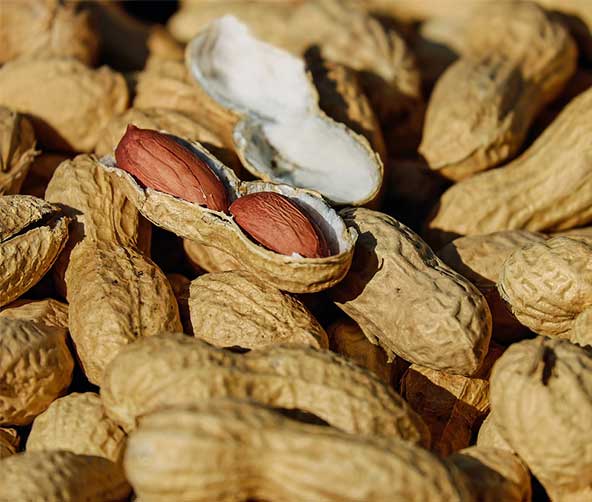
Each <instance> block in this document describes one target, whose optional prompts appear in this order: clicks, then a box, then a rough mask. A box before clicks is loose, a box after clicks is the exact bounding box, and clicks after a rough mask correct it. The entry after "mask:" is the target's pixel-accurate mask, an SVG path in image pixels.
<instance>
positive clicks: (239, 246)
mask: <svg viewBox="0 0 592 502" xmlns="http://www.w3.org/2000/svg"><path fill="white" fill-rule="evenodd" d="M187 145H189V144H187ZM189 146H191V147H192V148H193V149H194V151H195V153H196V154H197V155H199V156H200V157H201V158H202V159H203V160H204V161H206V162H207V163H208V165H209V167H210V168H211V169H212V170H213V171H214V172H215V173H216V174H217V175H218V178H219V179H220V180H221V181H222V182H223V183H224V184H225V186H226V189H227V193H228V197H229V201H231V202H232V201H234V200H235V199H236V198H237V197H240V196H242V195H247V194H250V193H256V192H262V191H273V192H277V193H280V194H282V195H284V196H286V197H289V198H290V199H292V200H293V201H295V202H296V203H297V204H298V205H300V206H301V207H302V208H303V209H305V210H306V212H307V215H308V216H309V218H310V219H311V220H313V221H314V223H315V224H316V225H317V226H318V227H319V230H320V231H321V232H322V233H323V234H324V236H325V238H326V239H327V240H328V244H329V246H330V247H331V250H332V252H333V253H334V254H332V255H331V256H328V257H326V258H314V259H313V258H302V257H300V256H285V255H281V254H278V253H275V252H273V251H270V250H267V249H265V248H263V247H262V246H259V245H258V244H256V243H255V242H253V241H252V240H251V239H249V237H248V236H247V235H245V233H244V232H243V231H242V230H241V229H240V228H239V227H238V225H237V224H236V223H235V222H234V221H233V219H232V218H231V217H230V216H228V215H225V214H224V213H220V212H217V211H212V210H210V209H208V208H205V207H202V206H199V205H197V204H192V203H190V202H187V201H184V200H181V199H178V198H176V197H173V196H171V195H168V194H165V193H163V192H158V191H156V190H152V189H149V188H148V189H145V188H142V187H141V186H140V185H139V184H138V183H137V182H136V181H135V180H134V178H133V177H132V176H131V175H129V174H128V173H126V172H125V171H123V170H122V169H119V168H118V167H117V166H116V164H115V162H114V161H113V159H110V158H107V157H105V158H103V159H102V164H103V167H104V168H105V169H106V171H107V172H110V173H111V175H112V176H113V179H114V180H115V181H116V183H117V186H118V187H119V188H120V189H121V191H122V193H123V194H125V195H126V196H127V197H128V199H130V200H131V201H132V203H133V204H134V205H135V206H136V207H137V208H138V210H139V211H140V213H142V215H144V216H145V217H146V218H147V219H148V220H150V221H151V222H153V223H154V224H155V225H157V226H159V227H162V228H165V229H166V230H169V231H171V232H173V233H175V234H176V235H178V236H180V237H183V238H186V239H191V240H194V241H196V242H198V243H200V244H205V245H207V246H212V247H215V248H217V249H221V250H223V251H224V252H226V253H227V254H229V255H231V256H232V257H233V258H234V259H236V260H237V261H238V262H239V263H240V267H241V269H243V270H246V271H249V272H251V273H253V274H255V275H257V276H258V277H260V278H261V279H263V280H265V281H267V282H270V283H271V284H273V285H274V286H276V287H277V288H279V289H281V290H283V291H289V292H292V293H302V292H307V293H308V292H317V291H321V290H323V289H327V288H329V287H331V286H332V285H334V284H335V283H337V282H339V281H340V280H341V279H342V278H343V277H344V275H345V274H346V273H347V270H348V269H349V266H350V264H351V259H352V256H353V247H354V243H355V240H356V232H355V231H353V230H351V229H348V228H347V227H346V226H345V224H344V222H343V220H342V219H341V218H340V217H339V215H338V214H337V213H336V212H335V211H334V210H333V209H331V207H330V206H329V205H328V204H327V203H326V202H325V201H324V200H323V199H322V198H321V196H319V195H318V194H317V193H314V192H309V191H306V190H302V189H297V188H293V187H290V186H287V185H276V184H272V183H265V182H260V181H254V182H240V181H239V180H238V178H236V176H235V175H234V173H233V172H232V171H231V170H230V169H228V168H227V167H226V166H224V165H223V164H221V163H220V162H219V161H218V160H217V159H215V158H214V157H213V156H212V155H211V154H210V153H209V152H207V151H206V150H205V149H204V148H203V147H202V146H201V145H200V144H199V143H192V144H191V145H189Z"/></svg>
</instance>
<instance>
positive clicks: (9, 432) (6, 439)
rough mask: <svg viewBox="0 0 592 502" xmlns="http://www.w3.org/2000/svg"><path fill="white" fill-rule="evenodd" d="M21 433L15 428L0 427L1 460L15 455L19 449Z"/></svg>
mask: <svg viewBox="0 0 592 502" xmlns="http://www.w3.org/2000/svg"><path fill="white" fill-rule="evenodd" d="M19 441H20V438H19V435H18V433H17V432H16V430H15V429H4V428H1V427H0V460H2V459H3V458H6V457H10V456H11V455H14V454H15V453H16V451H17V450H18V445H19Z"/></svg>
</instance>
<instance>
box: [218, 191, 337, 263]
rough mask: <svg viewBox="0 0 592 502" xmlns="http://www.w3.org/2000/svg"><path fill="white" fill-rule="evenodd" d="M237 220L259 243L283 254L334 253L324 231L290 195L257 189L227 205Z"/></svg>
mask: <svg viewBox="0 0 592 502" xmlns="http://www.w3.org/2000/svg"><path fill="white" fill-rule="evenodd" d="M228 211H229V212H230V214H231V215H232V216H233V217H234V221H236V223H237V224H238V226H239V227H241V228H242V229H243V230H244V231H245V232H246V233H247V234H249V235H250V236H251V237H252V238H253V239H254V240H255V241H257V242H258V243H259V244H261V245H263V246H265V247H266V248H268V249H271V250H273V251H275V252H277V253H280V254H284V255H288V256H291V255H295V254H296V255H300V256H303V257H305V258H324V257H326V256H330V255H331V250H330V249H329V247H328V245H327V241H326V240H325V238H324V236H323V234H322V233H321V232H320V230H319V229H318V227H317V228H315V225H314V223H313V222H312V221H311V220H310V219H309V218H308V217H307V215H306V214H305V213H304V211H303V210H302V209H300V208H299V207H298V206H297V205H296V204H295V203H294V202H292V201H291V200H290V199H289V198H288V197H285V196H283V195H281V194H278V193H275V192H257V193H252V194H248V195H244V196H243V197H240V198H238V199H236V200H235V201H234V202H233V203H232V204H231V205H230V207H229V208H228Z"/></svg>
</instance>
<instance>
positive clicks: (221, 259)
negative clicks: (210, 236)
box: [183, 239, 241, 273]
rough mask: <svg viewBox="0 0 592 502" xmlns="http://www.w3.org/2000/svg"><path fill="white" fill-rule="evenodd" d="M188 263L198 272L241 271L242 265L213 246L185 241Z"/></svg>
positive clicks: (184, 248)
mask: <svg viewBox="0 0 592 502" xmlns="http://www.w3.org/2000/svg"><path fill="white" fill-rule="evenodd" d="M183 250H184V251H185V255H186V257H187V261H188V262H189V264H190V265H191V267H192V268H193V269H194V270H195V271H196V272H198V273H199V272H230V271H231V270H238V269H240V268H241V267H240V263H239V262H238V261H237V260H236V259H234V258H233V257H232V256H231V255H229V254H228V253H226V252H225V251H223V250H222V249H217V248H214V247H212V246H206V245H204V244H200V243H199V242H195V241H192V240H189V239H183Z"/></svg>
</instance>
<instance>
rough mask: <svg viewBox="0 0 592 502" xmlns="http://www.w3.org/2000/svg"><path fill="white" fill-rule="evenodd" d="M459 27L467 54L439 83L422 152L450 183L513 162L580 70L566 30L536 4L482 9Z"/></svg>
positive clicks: (571, 41) (572, 42) (428, 120)
mask: <svg viewBox="0 0 592 502" xmlns="http://www.w3.org/2000/svg"><path fill="white" fill-rule="evenodd" d="M463 26H464V29H465V33H464V37H463V38H464V42H465V44H464V45H466V46H467V48H464V50H463V56H462V57H461V59H460V60H459V61H457V62H456V63H454V64H452V66H450V68H448V69H447V70H446V71H445V73H444V74H443V75H442V77H441V78H440V79H439V80H438V82H437V83H436V86H435V88H434V91H433V93H432V96H431V98H430V102H429V105H428V108H427V112H426V118H425V125H424V131H423V139H422V143H421V145H420V148H419V151H420V153H421V154H422V155H423V156H424V157H425V158H426V160H427V162H428V164H429V165H430V167H431V168H432V169H435V170H438V171H439V172H440V173H441V174H442V175H444V176H446V177H448V178H451V179H454V180H460V179H463V178H466V177H468V176H470V175H472V174H474V173H476V172H479V171H483V170H485V169H489V168H490V167H492V166H495V165H497V164H500V163H501V162H503V161H504V160H507V159H509V158H511V157H513V156H514V154H515V153H516V152H517V151H518V149H519V148H520V146H521V145H522V143H523V141H524V139H525V137H526V134H527V132H528V129H529V127H530V125H531V124H532V122H533V121H534V119H535V117H536V116H537V114H538V113H539V112H540V110H541V109H542V108H543V107H544V106H545V105H546V104H547V103H549V102H550V101H552V100H553V99H554V98H556V97H557V96H558V95H559V93H560V92H561V90H562V88H563V86H564V85H565V84H566V82H567V81H568V80H569V78H570V77H571V75H572V74H573V73H574V72H575V69H576V66H577V49H576V45H575V43H574V41H573V39H572V38H571V36H570V35H569V32H568V31H567V29H566V28H564V27H563V25H562V24H561V23H559V22H558V21H556V20H553V18H552V17H551V16H550V15H549V14H547V13H546V12H545V11H544V10H543V9H541V8H540V7H538V6H537V5H536V4H534V3H531V2H522V3H518V2H517V3H512V2H502V3H499V4H492V5H482V6H480V8H479V9H475V12H474V15H471V16H468V18H467V19H466V21H465V23H464V25H463Z"/></svg>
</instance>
